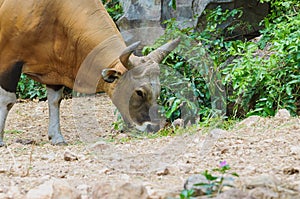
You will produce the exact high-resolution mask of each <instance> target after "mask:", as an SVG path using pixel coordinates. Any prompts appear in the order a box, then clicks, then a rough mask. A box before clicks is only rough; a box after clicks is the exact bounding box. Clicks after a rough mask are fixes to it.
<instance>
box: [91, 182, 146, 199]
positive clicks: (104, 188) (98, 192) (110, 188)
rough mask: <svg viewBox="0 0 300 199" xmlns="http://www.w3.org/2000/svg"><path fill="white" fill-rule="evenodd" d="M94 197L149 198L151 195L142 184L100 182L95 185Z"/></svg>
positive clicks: (106, 198)
mask: <svg viewBox="0 0 300 199" xmlns="http://www.w3.org/2000/svg"><path fill="white" fill-rule="evenodd" d="M92 198H95V199H96V198H101V199H111V198H122V199H147V198H149V195H148V192H147V189H146V188H145V187H144V186H143V185H140V184H133V183H129V182H126V183H122V184H110V183H100V184H96V185H95V186H94V188H93V193H92Z"/></svg>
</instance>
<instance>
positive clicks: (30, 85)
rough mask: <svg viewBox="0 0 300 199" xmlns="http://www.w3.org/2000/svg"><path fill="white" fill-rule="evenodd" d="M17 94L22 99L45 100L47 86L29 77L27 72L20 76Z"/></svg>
mask: <svg viewBox="0 0 300 199" xmlns="http://www.w3.org/2000/svg"><path fill="white" fill-rule="evenodd" d="M16 94H17V97H18V98H21V99H40V100H44V99H46V97H47V93H46V88H45V86H44V85H42V84H41V83H38V82H36V81H34V80H32V79H29V78H28V77H27V76H26V75H25V74H22V75H21V77H20V81H19V82H18V86H17V93H16Z"/></svg>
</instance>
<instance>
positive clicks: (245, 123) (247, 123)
mask: <svg viewBox="0 0 300 199" xmlns="http://www.w3.org/2000/svg"><path fill="white" fill-rule="evenodd" d="M260 119H261V117H259V116H256V115H252V116H250V117H248V118H246V119H244V120H243V121H241V122H240V123H239V124H238V126H246V127H251V126H253V125H254V124H256V123H257V122H258V121H259V120H260Z"/></svg>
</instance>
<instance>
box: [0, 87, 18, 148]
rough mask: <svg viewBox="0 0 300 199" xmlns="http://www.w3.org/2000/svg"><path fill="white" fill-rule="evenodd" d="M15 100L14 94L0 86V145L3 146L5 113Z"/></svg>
mask: <svg viewBox="0 0 300 199" xmlns="http://www.w3.org/2000/svg"><path fill="white" fill-rule="evenodd" d="M15 101H16V94H15V93H11V92H8V91H5V90H4V89H3V88H1V87H0V147H2V146H4V142H3V137H4V126H5V121H6V117H7V114H8V112H9V110H10V109H11V108H12V106H13V104H14V103H15Z"/></svg>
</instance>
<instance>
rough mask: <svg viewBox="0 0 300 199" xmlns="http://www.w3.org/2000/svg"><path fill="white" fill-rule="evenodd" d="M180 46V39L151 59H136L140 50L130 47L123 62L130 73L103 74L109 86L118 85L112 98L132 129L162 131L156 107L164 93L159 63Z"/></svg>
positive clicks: (154, 53) (160, 50)
mask: <svg viewBox="0 0 300 199" xmlns="http://www.w3.org/2000/svg"><path fill="white" fill-rule="evenodd" d="M178 44H179V39H176V40H173V41H171V42H169V43H166V44H164V45H163V46H161V47H159V48H158V49H156V50H155V51H153V52H151V53H150V54H149V55H147V56H144V57H136V56H134V55H132V52H133V51H134V50H135V49H136V47H137V46H138V43H135V44H133V45H131V46H129V47H127V48H126V49H125V51H124V52H123V53H122V55H121V56H120V58H119V59H120V63H122V65H124V66H125V67H126V68H127V72H125V73H124V74H121V73H120V72H119V71H117V70H115V69H114V68H111V69H110V68H109V69H104V70H102V78H103V79H104V80H105V81H106V82H108V83H115V87H114V90H113V92H112V94H111V98H112V101H113V103H114V104H115V105H116V106H117V108H118V110H119V111H120V113H121V115H122V117H123V119H124V121H125V122H126V124H128V125H129V126H131V127H135V128H137V129H138V130H140V131H147V132H149V131H150V132H151V131H158V130H159V128H160V126H159V125H160V120H159V117H158V108H157V104H156V100H157V98H158V96H159V93H160V81H159V74H160V68H159V63H160V62H161V61H162V60H163V59H164V57H165V56H166V55H168V53H170V52H171V51H172V50H173V49H174V48H176V46H177V45H178Z"/></svg>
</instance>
